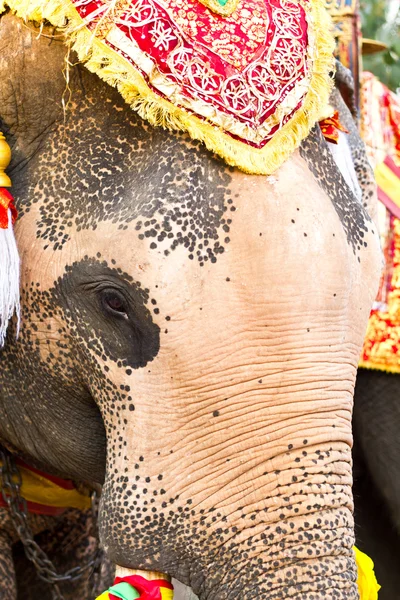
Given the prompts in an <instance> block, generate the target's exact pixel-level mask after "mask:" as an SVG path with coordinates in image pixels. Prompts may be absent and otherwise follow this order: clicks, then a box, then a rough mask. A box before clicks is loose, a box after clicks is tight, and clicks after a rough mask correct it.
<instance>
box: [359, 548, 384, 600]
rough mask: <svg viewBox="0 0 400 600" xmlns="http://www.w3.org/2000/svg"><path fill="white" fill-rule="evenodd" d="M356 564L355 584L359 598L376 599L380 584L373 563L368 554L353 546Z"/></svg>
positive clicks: (364, 599) (361, 599)
mask: <svg viewBox="0 0 400 600" xmlns="http://www.w3.org/2000/svg"><path fill="white" fill-rule="evenodd" d="M354 553H355V555H356V564H357V570H358V577H357V585H358V591H359V593H360V600H378V592H379V590H380V589H381V586H380V585H379V583H378V582H377V580H376V577H375V573H374V563H373V562H372V560H371V559H370V557H369V556H367V555H366V554H364V553H363V552H361V550H359V549H358V548H356V547H355V546H354Z"/></svg>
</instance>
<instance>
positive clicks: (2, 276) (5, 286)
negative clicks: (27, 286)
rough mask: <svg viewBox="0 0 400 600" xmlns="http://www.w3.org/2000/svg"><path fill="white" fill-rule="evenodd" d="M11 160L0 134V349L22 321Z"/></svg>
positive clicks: (6, 145) (8, 149)
mask: <svg viewBox="0 0 400 600" xmlns="http://www.w3.org/2000/svg"><path fill="white" fill-rule="evenodd" d="M10 159H11V151H10V147H9V146H8V144H7V142H6V140H5V138H4V135H3V134H2V133H0V186H3V187H0V348H1V347H2V346H3V345H4V341H5V338H6V334H7V328H8V323H9V321H10V319H11V318H12V317H13V315H14V314H16V315H17V334H18V330H19V321H20V304H19V254H18V249H17V244H16V242H15V237H14V231H13V226H14V223H15V220H16V218H17V210H16V208H15V206H14V199H13V197H12V195H11V194H10V192H9V191H8V189H7V187H10V186H11V180H10V178H9V177H8V176H7V175H6V173H5V172H4V169H5V168H6V167H7V166H8V164H9V162H10Z"/></svg>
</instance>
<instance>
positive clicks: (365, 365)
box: [358, 360, 400, 375]
mask: <svg viewBox="0 0 400 600" xmlns="http://www.w3.org/2000/svg"><path fill="white" fill-rule="evenodd" d="M358 368H361V369H368V370H369V371H382V372H384V373H391V374H394V375H398V374H399V373H400V366H395V365H393V366H389V365H380V364H376V363H375V364H373V363H369V362H363V361H362V360H360V362H359V363H358Z"/></svg>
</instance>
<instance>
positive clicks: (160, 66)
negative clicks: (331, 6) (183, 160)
mask: <svg viewBox="0 0 400 600" xmlns="http://www.w3.org/2000/svg"><path fill="white" fill-rule="evenodd" d="M4 1H5V3H6V4H7V5H8V6H10V7H11V8H12V9H14V10H16V12H17V14H19V15H20V16H21V17H23V18H25V19H35V20H36V21H37V20H40V19H47V20H48V21H50V22H51V23H53V24H54V25H56V26H58V27H59V28H60V29H63V30H64V31H65V34H66V36H67V37H68V36H69V37H70V38H71V40H72V41H73V47H74V49H75V50H76V51H77V53H78V55H79V58H80V59H81V60H82V62H83V63H85V64H86V65H87V67H88V68H89V69H90V70H91V71H93V72H95V73H96V74H97V75H99V77H101V78H103V79H104V80H105V81H107V82H108V83H110V84H111V85H114V86H116V87H117V88H118V90H119V91H120V93H121V95H122V96H123V97H124V98H125V100H126V101H127V102H128V104H130V105H131V106H132V108H133V109H134V110H136V111H137V112H138V113H139V114H140V115H141V116H142V117H144V118H145V119H147V120H148V121H149V122H150V123H151V124H152V125H161V126H163V127H167V128H170V129H178V130H182V131H186V132H188V133H189V134H190V136H191V137H193V138H195V139H199V140H201V141H203V142H204V143H205V144H206V145H207V147H208V148H209V149H211V150H213V151H214V152H216V153H217V154H219V155H220V156H222V157H223V158H224V159H225V160H226V161H227V162H228V163H229V164H232V165H235V166H238V167H239V168H241V169H242V170H244V171H248V172H250V173H259V174H269V173H271V172H272V171H273V170H275V169H276V168H278V167H279V166H280V164H282V162H283V161H284V160H285V159H286V158H287V157H288V156H289V155H290V154H291V153H292V152H293V150H294V149H295V148H296V147H297V146H298V145H299V144H300V142H301V140H302V139H303V138H304V137H306V136H307V134H308V132H309V130H310V129H311V127H312V126H313V125H314V123H315V122H316V121H318V119H319V118H320V116H321V114H322V112H323V111H324V109H325V108H326V105H327V103H328V98H329V92H330V89H331V87H332V78H331V75H332V71H333V68H334V61H333V50H334V40H333V36H332V33H331V23H330V20H329V15H328V12H327V11H326V8H325V0H112V1H111V0H52V2H43V0H30V2H29V3H26V2H22V1H21V0H4Z"/></svg>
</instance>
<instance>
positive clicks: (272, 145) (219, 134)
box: [0, 0, 335, 175]
mask: <svg viewBox="0 0 400 600" xmlns="http://www.w3.org/2000/svg"><path fill="white" fill-rule="evenodd" d="M0 2H2V4H0V10H1V6H2V7H3V10H4V8H5V6H9V7H10V8H11V9H12V10H13V11H14V12H15V13H16V14H17V15H18V16H20V17H22V18H23V19H26V20H33V21H39V22H40V21H42V20H44V19H46V20H48V21H49V22H50V23H51V24H52V25H54V26H56V27H59V28H60V29H62V30H63V31H64V33H65V35H66V36H67V37H69V38H70V39H71V41H72V42H73V49H74V50H75V51H76V52H77V54H78V57H79V60H81V61H82V62H83V63H84V64H85V65H86V67H87V68H88V69H89V70H90V71H92V72H93V73H96V74H97V75H98V76H99V77H100V78H101V79H103V80H104V81H106V82H107V83H108V84H110V85H112V86H114V87H116V88H117V89H118V90H119V92H120V93H121V95H122V96H123V98H124V99H125V101H126V102H127V103H128V104H129V105H130V106H131V107H132V108H133V109H134V110H135V111H136V112H138V114H139V115H140V116H141V117H143V118H144V119H146V120H147V121H149V122H150V123H151V124H152V125H155V126H162V127H164V128H166V129H170V130H180V131H186V132H188V133H189V135H190V136H191V137H192V138H194V139H197V140H200V141H202V142H204V144H205V145H206V146H207V148H208V149H209V150H211V151H212V152H215V153H216V154H219V155H220V156H221V157H222V158H224V159H225V161H226V162H227V163H228V164H229V165H232V166H236V167H239V168H240V169H241V170H242V171H245V172H247V173H251V174H258V175H269V174H271V173H273V172H274V171H275V170H276V169H277V168H278V167H280V165H281V164H282V163H283V162H284V161H285V160H286V159H287V158H289V156H290V155H291V154H292V152H293V151H294V150H295V149H296V148H297V147H298V146H299V144H300V143H301V141H302V140H303V139H304V138H305V137H307V135H308V133H309V131H310V129H311V127H312V126H313V125H314V123H316V122H317V121H318V120H319V118H320V115H321V114H322V111H323V110H324V108H325V106H326V105H327V103H328V99H329V95H330V92H331V88H332V85H333V81H332V78H331V77H330V72H332V71H333V69H334V61H333V50H334V45H335V44H334V39H333V35H332V25H331V21H330V17H329V14H328V12H327V10H326V8H325V0H310V1H309V2H304V3H302V5H303V7H304V9H305V10H306V13H307V19H308V23H309V26H310V31H309V34H310V36H314V38H315V56H314V57H313V64H312V77H311V82H310V88H309V90H308V93H307V95H306V98H305V100H304V103H303V106H302V107H301V108H300V109H299V110H298V111H297V112H296V113H295V115H294V116H293V117H292V118H291V119H290V120H289V121H288V122H287V123H286V124H285V125H284V126H283V127H282V128H281V129H280V130H279V131H277V133H276V134H275V135H274V137H273V139H272V140H271V141H269V142H268V143H267V144H266V146H265V147H264V148H262V149H256V148H253V147H251V146H248V145H247V144H245V143H243V142H241V141H238V140H235V139H233V138H231V137H230V136H229V135H227V134H226V133H225V132H224V130H223V129H221V128H218V127H217V126H214V125H212V124H210V123H206V122H204V121H203V120H201V119H200V118H198V117H196V116H195V115H193V114H190V113H188V112H187V111H185V110H183V109H181V108H178V107H176V106H174V105H172V104H171V103H170V102H168V101H167V100H165V99H164V98H161V97H160V96H159V95H158V94H155V93H154V92H153V91H152V90H150V89H149V88H148V86H147V84H146V82H145V81H144V79H143V78H142V76H141V75H140V74H139V72H138V71H137V70H136V69H135V68H134V67H133V66H132V65H130V64H129V63H128V62H127V61H126V60H125V59H124V58H123V57H122V56H120V55H119V54H118V53H117V52H115V51H114V50H112V49H111V48H109V47H108V46H107V45H106V44H105V43H104V42H102V41H101V40H100V39H97V38H96V37H95V36H94V35H93V33H91V32H90V31H89V30H88V29H87V28H86V27H85V24H84V21H83V20H82V19H81V17H80V16H79V14H78V12H77V11H76V9H75V8H74V5H73V3H72V2H71V0H0ZM66 23H67V24H66Z"/></svg>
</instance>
